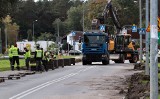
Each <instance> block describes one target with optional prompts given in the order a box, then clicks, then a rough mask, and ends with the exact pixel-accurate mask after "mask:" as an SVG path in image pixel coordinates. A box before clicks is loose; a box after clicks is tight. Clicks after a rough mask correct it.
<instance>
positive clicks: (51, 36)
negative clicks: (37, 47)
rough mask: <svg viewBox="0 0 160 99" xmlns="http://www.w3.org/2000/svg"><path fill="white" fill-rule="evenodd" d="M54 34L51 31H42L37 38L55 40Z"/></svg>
mask: <svg viewBox="0 0 160 99" xmlns="http://www.w3.org/2000/svg"><path fill="white" fill-rule="evenodd" d="M53 37H54V36H53V34H51V33H41V35H40V36H39V37H38V38H37V40H44V41H47V40H48V41H50V40H53Z"/></svg>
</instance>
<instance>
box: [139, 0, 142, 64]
mask: <svg viewBox="0 0 160 99" xmlns="http://www.w3.org/2000/svg"><path fill="white" fill-rule="evenodd" d="M139 22H140V24H139V27H140V28H142V1H141V0H139ZM140 63H142V34H141V33H140Z"/></svg>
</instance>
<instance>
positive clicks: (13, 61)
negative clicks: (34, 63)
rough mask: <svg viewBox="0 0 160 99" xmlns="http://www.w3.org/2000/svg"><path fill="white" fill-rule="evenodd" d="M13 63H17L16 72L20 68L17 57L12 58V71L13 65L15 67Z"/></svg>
mask: <svg viewBox="0 0 160 99" xmlns="http://www.w3.org/2000/svg"><path fill="white" fill-rule="evenodd" d="M15 62H16V63H17V67H16V68H17V70H20V67H19V56H13V60H12V68H13V70H14V65H15Z"/></svg>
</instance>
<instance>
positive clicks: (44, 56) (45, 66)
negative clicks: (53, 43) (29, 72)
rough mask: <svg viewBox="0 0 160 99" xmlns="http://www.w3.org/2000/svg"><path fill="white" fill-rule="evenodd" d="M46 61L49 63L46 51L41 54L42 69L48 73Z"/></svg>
mask: <svg viewBox="0 0 160 99" xmlns="http://www.w3.org/2000/svg"><path fill="white" fill-rule="evenodd" d="M48 61H49V58H48V51H46V52H44V53H43V59H42V63H43V66H44V69H45V71H46V72H47V71H48V67H47V63H48Z"/></svg>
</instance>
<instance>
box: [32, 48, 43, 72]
mask: <svg viewBox="0 0 160 99" xmlns="http://www.w3.org/2000/svg"><path fill="white" fill-rule="evenodd" d="M42 57H43V51H42V50H41V48H40V47H39V45H37V50H36V51H35V55H34V58H35V59H36V68H37V71H41V72H42Z"/></svg>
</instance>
